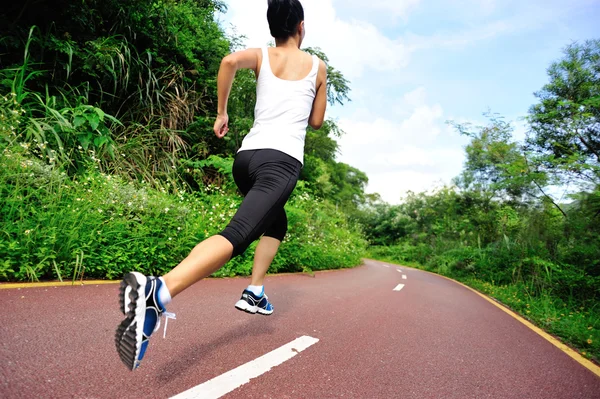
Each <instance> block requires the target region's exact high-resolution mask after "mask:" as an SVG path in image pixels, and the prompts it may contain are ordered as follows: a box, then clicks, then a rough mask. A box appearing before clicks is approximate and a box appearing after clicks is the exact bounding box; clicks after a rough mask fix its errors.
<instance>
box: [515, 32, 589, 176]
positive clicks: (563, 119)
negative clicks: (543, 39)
mask: <svg viewBox="0 0 600 399" xmlns="http://www.w3.org/2000/svg"><path fill="white" fill-rule="evenodd" d="M548 76H549V77H550V82H549V83H548V84H546V85H545V86H544V87H543V88H542V89H541V90H540V91H539V92H537V93H535V96H536V97H537V98H538V100H539V103H538V104H535V105H533V106H532V107H531V109H530V111H529V118H528V120H529V123H530V132H529V134H528V137H527V148H528V150H530V151H532V153H534V154H535V155H536V159H535V161H536V164H537V165H538V167H539V168H540V169H543V170H548V171H550V172H552V173H553V174H554V175H555V176H557V177H558V178H559V179H560V180H563V181H564V180H566V179H568V180H572V181H575V182H578V183H583V184H584V185H590V183H591V185H596V184H598V183H600V40H588V41H586V42H585V43H583V44H578V43H573V44H571V45H569V46H567V47H566V49H565V50H564V56H563V58H562V59H561V60H559V61H557V62H554V63H553V64H552V65H551V66H550V68H549V69H548Z"/></svg>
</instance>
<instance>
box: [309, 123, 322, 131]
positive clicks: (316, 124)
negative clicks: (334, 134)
mask: <svg viewBox="0 0 600 399" xmlns="http://www.w3.org/2000/svg"><path fill="white" fill-rule="evenodd" d="M322 126H323V122H321V123H311V124H310V127H312V128H313V129H315V130H319V129H320V128H321V127H322Z"/></svg>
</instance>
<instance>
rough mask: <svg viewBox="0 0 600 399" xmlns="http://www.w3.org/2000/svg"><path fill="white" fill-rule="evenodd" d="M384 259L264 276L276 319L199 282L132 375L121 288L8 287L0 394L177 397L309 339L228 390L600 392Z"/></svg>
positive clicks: (560, 397) (431, 279)
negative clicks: (118, 344) (121, 338)
mask: <svg viewBox="0 0 600 399" xmlns="http://www.w3.org/2000/svg"><path fill="white" fill-rule="evenodd" d="M383 265H384V264H382V263H378V262H373V261H367V262H366V263H365V265H364V266H361V267H359V268H356V269H350V270H340V271H334V272H327V273H317V275H316V277H310V276H307V275H291V276H290V275H286V276H273V277H268V278H267V281H266V290H267V293H268V295H269V299H270V300H271V302H272V303H273V304H274V307H275V313H274V314H273V315H272V316H261V315H249V314H246V313H243V312H240V311H238V310H236V309H235V308H234V306H233V305H234V303H235V302H236V301H237V300H238V299H239V296H240V294H241V291H242V289H243V288H244V287H245V286H246V285H247V284H248V280H246V279H225V280H204V281H202V282H200V283H198V284H196V285H195V286H193V287H192V288H190V289H188V290H187V291H185V292H184V293H182V294H181V295H180V296H178V297H177V298H175V300H174V301H173V303H172V304H171V305H170V306H169V309H168V310H169V311H170V312H175V313H177V320H170V321H169V327H168V330H167V338H166V339H163V338H162V326H161V329H160V330H159V331H158V332H156V333H155V334H154V336H153V337H152V339H151V341H150V347H149V349H148V352H147V353H146V357H145V358H144V360H143V362H142V365H141V366H140V368H139V369H138V370H136V371H135V372H131V371H128V370H127V369H126V368H125V366H124V365H123V364H122V363H121V362H120V360H119V357H118V355H117V353H116V350H115V346H114V340H113V337H114V331H115V329H116V327H117V325H118V324H119V322H120V321H121V320H122V318H123V316H122V314H121V313H120V312H119V309H118V299H117V292H118V285H101V286H83V287H82V286H78V287H59V288H54V287H49V288H32V289H20V290H16V289H14V290H12V289H11V290H0V303H1V304H2V318H1V323H0V342H1V344H0V397H2V398H168V397H170V396H173V395H176V394H178V393H181V392H183V391H185V390H188V389H190V388H192V387H194V386H196V385H198V384H201V383H203V382H205V381H207V380H210V379H212V378H214V377H216V376H219V375H220V374H223V373H225V372H227V371H229V370H231V369H234V368H236V367H238V366H240V365H242V364H244V363H247V362H249V361H251V360H254V359H256V358H257V357H260V356H262V355H264V354H266V353H268V352H270V351H272V350H274V349H276V348H278V347H280V346H282V345H284V344H287V343H288V342H291V341H292V340H294V339H296V338H298V337H300V336H303V335H308V336H311V337H314V338H318V339H319V342H317V343H316V344H314V345H312V346H311V347H309V348H307V349H306V350H304V351H303V352H301V353H299V354H298V355H296V356H295V357H293V358H292V359H290V360H288V361H286V362H284V363H283V364H281V365H279V366H277V367H274V368H273V369H271V370H270V371H268V372H267V373H265V374H263V375H261V376H259V377H257V378H255V379H252V380H251V381H250V383H248V384H246V385H243V386H241V387H240V388H238V389H236V390H234V391H232V392H230V393H229V394H227V395H225V396H224V397H225V398H277V399H279V398H369V399H371V398H444V399H446V398H503V399H504V398H515V399H516V398H518V399H524V398H540V399H552V398H557V399H574V398H586V399H591V398H600V378H598V377H596V376H595V375H594V374H593V373H592V372H590V371H589V370H587V369H586V368H584V367H583V366H581V365H580V364H578V363H577V362H575V361H574V360H573V359H571V358H570V357H569V356H567V355H566V354H564V353H563V352H562V351H560V350H559V349H558V348H556V347H555V346H553V345H552V344H550V343H549V342H547V341H546V340H544V339H543V338H542V337H540V336H539V335H537V334H536V333H535V332H533V331H532V330H530V329H528V328H527V327H525V326H524V325H523V324H521V323H520V322H518V321H517V320H515V319H514V318H512V317H510V316H509V315H507V314H506V313H504V312H503V311H502V310H500V309H498V308H497V307H495V306H494V305H492V304H490V303H489V302H487V301H485V300H484V299H483V298H481V297H479V296H478V295H476V294H475V293H473V292H471V291H469V290H468V289H466V288H464V287H462V286H460V285H458V284H455V283H453V282H451V281H448V280H446V279H443V278H440V277H438V276H435V275H431V274H428V273H424V272H421V271H418V270H414V269H410V268H402V271H403V272H404V274H406V275H407V276H408V278H407V280H402V273H399V272H397V271H396V269H397V268H396V267H394V266H391V267H389V268H386V267H384V266H383ZM400 283H401V284H405V287H404V288H403V289H402V290H401V291H393V288H394V287H396V285H398V284H400ZM163 323H164V319H163Z"/></svg>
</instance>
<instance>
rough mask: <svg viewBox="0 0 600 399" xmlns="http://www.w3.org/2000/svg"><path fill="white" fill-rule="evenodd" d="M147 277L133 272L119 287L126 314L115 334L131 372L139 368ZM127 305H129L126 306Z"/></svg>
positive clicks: (124, 361)
mask: <svg viewBox="0 0 600 399" xmlns="http://www.w3.org/2000/svg"><path fill="white" fill-rule="evenodd" d="M145 291H146V276H144V275H143V274H141V273H137V272H132V273H128V274H126V275H125V277H123V281H121V285H120V287H119V306H120V308H121V311H122V312H123V313H124V314H125V320H123V321H122V322H121V324H120V325H119V327H117V331H116V333H115V345H116V347H117V353H118V354H119V357H120V358H121V361H122V362H123V363H124V364H125V366H127V367H128V368H129V369H130V370H135V369H136V368H137V367H138V366H139V361H138V360H137V359H138V357H139V355H140V350H141V348H142V340H143V333H144V319H145V316H146V295H145ZM126 303H127V305H125V304H126Z"/></svg>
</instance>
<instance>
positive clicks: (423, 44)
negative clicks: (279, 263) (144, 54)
mask: <svg viewBox="0 0 600 399" xmlns="http://www.w3.org/2000/svg"><path fill="white" fill-rule="evenodd" d="M226 3H227V4H228V6H229V11H228V12H227V13H226V14H225V15H222V16H220V18H221V20H222V23H223V25H224V26H227V27H230V26H232V25H233V26H235V28H236V30H237V32H238V33H240V34H244V35H246V36H247V40H246V43H247V46H248V47H259V46H262V45H265V44H266V43H267V42H268V41H269V40H270V36H269V30H268V24H267V22H266V8H267V1H266V0H227V1H226ZM302 4H303V5H304V8H305V20H306V21H305V23H306V26H307V35H306V39H305V45H306V46H312V47H321V48H322V49H323V50H324V51H325V53H326V54H327V55H328V57H329V58H330V64H331V65H332V66H334V67H335V68H337V69H339V70H341V71H342V72H343V73H344V74H345V75H346V76H347V78H348V79H349V80H350V81H351V88H352V92H351V95H350V97H351V98H352V102H350V103H348V104H346V105H344V106H343V107H341V106H334V107H331V108H329V109H328V112H327V116H328V117H331V118H334V119H337V120H338V123H339V124H340V126H341V127H342V128H343V129H344V131H345V132H346V134H345V135H344V137H342V139H340V140H339V141H340V145H341V153H340V155H339V157H338V159H339V160H340V161H342V162H346V163H349V164H350V165H352V166H354V167H357V168H358V169H360V170H363V171H364V172H366V173H367V176H368V177H369V186H368V187H367V191H368V192H378V193H379V194H381V195H382V198H383V199H384V200H385V201H387V202H389V203H398V202H400V200H401V198H402V196H403V195H405V194H406V192H408V191H415V192H421V191H429V190H433V189H435V188H436V187H440V186H441V185H443V184H450V182H451V179H452V178H453V177H454V176H456V175H458V174H459V173H460V171H461V169H462V164H463V162H464V146H465V145H466V144H467V141H466V139H465V138H464V137H461V136H459V135H458V134H457V133H456V132H454V131H453V130H452V129H451V128H450V127H448V126H447V124H446V123H445V122H446V121H447V120H455V121H460V122H472V123H483V122H484V118H483V116H482V113H483V112H485V111H486V110H488V109H490V110H491V111H492V112H497V113H499V114H501V115H503V116H505V117H506V119H508V120H511V121H515V128H516V130H515V137H516V138H517V139H522V138H523V137H524V134H525V130H526V128H525V126H524V125H523V123H522V122H520V121H519V118H521V117H523V116H525V115H526V114H527V111H528V108H529V107H530V106H531V105H532V104H533V103H534V102H535V97H534V96H533V93H534V92H535V91H537V90H539V89H540V88H541V87H542V86H543V85H544V84H545V83H546V82H547V75H546V69H547V68H548V66H549V65H550V63H551V62H552V61H554V60H557V59H559V58H560V56H561V49H562V48H564V46H566V45H567V44H569V43H571V42H572V41H583V40H586V39H591V38H600V22H599V21H600V0H571V1H569V2H566V1H557V0H547V1H541V0H530V1H526V2H522V1H516V0H502V1H500V0H479V1H476V0H446V1H441V0H433V1H427V0H369V1H364V0H303V1H302Z"/></svg>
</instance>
